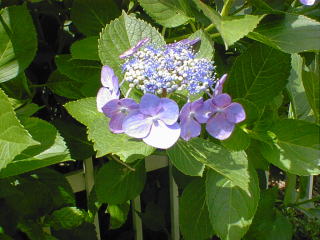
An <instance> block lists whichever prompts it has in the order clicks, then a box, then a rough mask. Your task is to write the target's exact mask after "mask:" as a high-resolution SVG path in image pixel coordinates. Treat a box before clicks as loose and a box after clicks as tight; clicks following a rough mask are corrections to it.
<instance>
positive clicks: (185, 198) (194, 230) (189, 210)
mask: <svg viewBox="0 0 320 240" xmlns="http://www.w3.org/2000/svg"><path fill="white" fill-rule="evenodd" d="M179 219H180V229H181V233H182V235H183V237H184V239H186V240H195V239H197V240H202V239H203V240H204V239H209V238H210V237H211V236H212V235H213V234H214V231H213V229H212V226H211V224H210V219H209V212H208V208H207V203H206V188H205V180H204V179H201V178H199V179H195V180H194V181H192V182H191V183H190V184H189V185H188V186H187V187H186V188H185V189H184V191H183V194H182V196H181V198H180V205H179Z"/></svg>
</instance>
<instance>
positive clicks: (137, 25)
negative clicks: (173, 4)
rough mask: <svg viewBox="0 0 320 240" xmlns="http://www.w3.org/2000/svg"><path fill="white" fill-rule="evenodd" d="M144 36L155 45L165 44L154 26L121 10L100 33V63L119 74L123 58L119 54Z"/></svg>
mask: <svg viewBox="0 0 320 240" xmlns="http://www.w3.org/2000/svg"><path fill="white" fill-rule="evenodd" d="M144 38H149V39H150V42H151V43H153V44H156V45H163V44H165V42H164V40H163V37H162V36H161V35H160V33H159V32H158V31H157V30H156V29H155V28H153V27H152V26H151V25H149V24H148V23H146V22H144V21H143V20H140V19H137V18H135V17H134V16H131V15H127V14H126V13H124V12H123V13H122V15H121V17H119V18H118V19H116V20H114V21H112V22H111V23H110V24H108V25H107V26H106V27H105V28H104V29H103V31H102V33H101V35H100V39H99V40H98V42H99V45H98V51H99V56H100V59H101V62H102V64H103V65H109V66H110V67H112V68H113V69H114V70H115V71H116V73H117V75H118V76H120V75H121V64H123V60H121V59H120V58H119V56H120V55H121V54H122V53H123V52H124V51H126V50H128V49H129V48H131V47H133V46H135V45H136V43H137V42H138V41H140V40H142V39H144Z"/></svg>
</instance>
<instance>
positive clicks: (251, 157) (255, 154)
mask: <svg viewBox="0 0 320 240" xmlns="http://www.w3.org/2000/svg"><path fill="white" fill-rule="evenodd" d="M246 154H247V157H248V161H249V162H251V163H252V164H253V166H254V168H255V169H261V170H265V171H267V170H269V165H270V164H269V162H268V161H267V160H266V159H265V158H264V157H263V156H262V154H261V152H260V150H259V141H257V140H254V139H251V144H250V146H249V148H247V149H246Z"/></svg>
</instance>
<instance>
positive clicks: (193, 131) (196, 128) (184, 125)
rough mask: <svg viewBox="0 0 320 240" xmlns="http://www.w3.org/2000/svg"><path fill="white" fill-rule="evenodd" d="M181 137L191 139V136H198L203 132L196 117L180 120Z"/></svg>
mask: <svg viewBox="0 0 320 240" xmlns="http://www.w3.org/2000/svg"><path fill="white" fill-rule="evenodd" d="M180 126H181V134H180V136H181V138H182V139H184V140H186V141H189V140H190V139H191V138H194V137H197V136H199V135H200V132H201V125H200V124H199V123H198V122H197V121H196V120H194V119H189V120H187V121H182V122H180Z"/></svg>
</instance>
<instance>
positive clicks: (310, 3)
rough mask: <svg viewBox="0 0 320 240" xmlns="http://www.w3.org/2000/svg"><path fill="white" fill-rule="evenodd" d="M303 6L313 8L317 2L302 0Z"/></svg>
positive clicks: (314, 0)
mask: <svg viewBox="0 0 320 240" xmlns="http://www.w3.org/2000/svg"><path fill="white" fill-rule="evenodd" d="M300 2H301V3H302V4H303V5H307V6H312V5H313V4H314V3H315V2H316V0H300Z"/></svg>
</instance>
